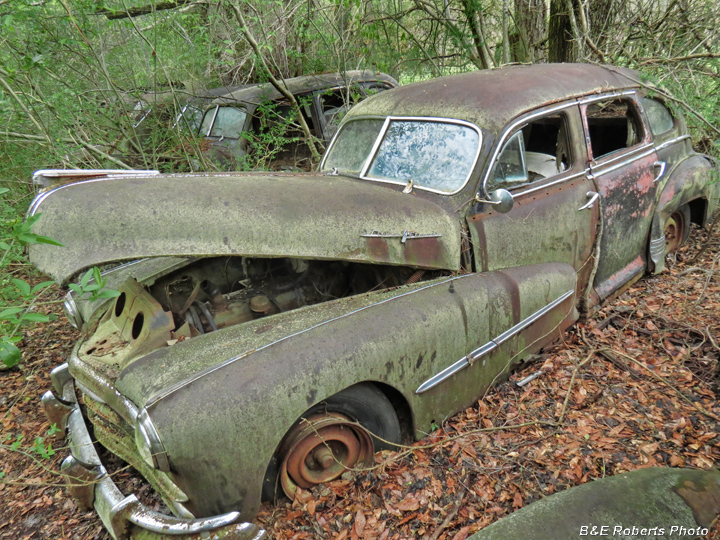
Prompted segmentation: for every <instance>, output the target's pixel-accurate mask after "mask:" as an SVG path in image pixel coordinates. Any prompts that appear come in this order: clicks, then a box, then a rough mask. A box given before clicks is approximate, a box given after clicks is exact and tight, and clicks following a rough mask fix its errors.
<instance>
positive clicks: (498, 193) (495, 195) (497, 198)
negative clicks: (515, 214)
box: [476, 188, 514, 214]
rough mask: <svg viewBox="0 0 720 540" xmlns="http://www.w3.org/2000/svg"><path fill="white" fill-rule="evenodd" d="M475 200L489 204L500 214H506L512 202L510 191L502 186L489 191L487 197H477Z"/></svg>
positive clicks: (510, 208)
mask: <svg viewBox="0 0 720 540" xmlns="http://www.w3.org/2000/svg"><path fill="white" fill-rule="evenodd" d="M476 201H477V202H481V203H485V204H491V205H492V206H493V207H494V208H495V210H497V211H498V212H500V213H501V214H506V213H508V212H509V211H510V210H512V207H513V203H514V199H513V196H512V193H510V192H509V191H508V190H507V189H502V188H500V189H496V190H495V191H492V192H490V195H489V197H488V198H487V199H480V198H477V199H476Z"/></svg>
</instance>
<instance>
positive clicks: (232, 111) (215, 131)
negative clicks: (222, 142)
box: [200, 107, 247, 139]
mask: <svg viewBox="0 0 720 540" xmlns="http://www.w3.org/2000/svg"><path fill="white" fill-rule="evenodd" d="M246 118H247V113H246V112H245V110H243V109H238V108H236V107H215V108H213V109H208V110H207V111H205V116H204V117H203V120H202V124H201V125H200V135H203V136H205V137H224V138H227V139H239V138H240V134H241V133H242V132H243V128H244V127H245V119H246Z"/></svg>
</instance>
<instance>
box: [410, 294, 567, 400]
mask: <svg viewBox="0 0 720 540" xmlns="http://www.w3.org/2000/svg"><path fill="white" fill-rule="evenodd" d="M573 294H575V291H574V290H570V291H568V292H566V293H565V294H563V295H561V296H559V297H558V298H556V299H555V300H553V301H552V302H550V303H549V304H548V305H546V306H544V307H542V308H540V309H539V310H537V311H536V312H535V313H533V314H532V315H530V316H529V317H526V318H525V319H523V320H522V321H520V322H519V323H517V324H516V325H514V326H512V327H511V328H508V329H507V330H505V331H504V332H503V333H502V334H500V335H499V336H497V337H496V338H494V339H492V340H490V341H488V342H487V343H485V345H482V346H481V347H479V348H477V349H475V350H474V351H473V352H471V353H470V354H468V355H467V356H465V357H464V358H461V359H460V360H458V361H457V362H455V363H454V364H452V365H451V366H449V367H446V368H445V369H443V370H442V371H441V372H440V373H437V374H436V375H433V376H432V377H430V378H429V379H428V380H427V381H425V382H424V383H422V384H421V385H420V386H418V388H417V390H415V393H416V394H421V393H423V392H426V391H427V390H430V389H431V388H433V387H434V386H437V385H438V384H440V383H441V382H442V381H444V380H445V379H447V378H448V377H450V376H451V375H454V374H455V373H457V372H458V371H460V370H461V369H463V368H465V367H467V366H471V365H473V364H474V363H475V362H477V361H478V360H479V359H480V358H481V357H482V356H484V355H486V354H488V353H490V352H492V351H493V350H495V349H496V348H497V347H499V346H500V345H502V344H503V343H505V342H506V341H507V340H508V339H510V338H512V337H514V336H515V335H516V334H518V333H520V332H522V331H523V330H525V329H526V328H527V327H528V326H530V325H531V324H533V323H534V322H535V321H537V320H538V319H539V318H540V317H542V316H543V315H545V314H546V313H548V312H549V311H551V310H552V309H554V308H556V307H557V306H559V305H560V304H562V303H563V302H564V301H565V300H567V299H568V298H570V297H571V296H572V295H573Z"/></svg>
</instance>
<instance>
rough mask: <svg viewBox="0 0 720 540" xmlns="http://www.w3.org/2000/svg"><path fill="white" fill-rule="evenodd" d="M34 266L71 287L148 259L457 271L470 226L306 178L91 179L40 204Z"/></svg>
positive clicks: (396, 196) (366, 191) (421, 206)
mask: <svg viewBox="0 0 720 540" xmlns="http://www.w3.org/2000/svg"><path fill="white" fill-rule="evenodd" d="M37 213H40V214H42V217H41V218H40V220H39V221H38V223H37V224H36V225H35V228H34V229H33V232H35V233H37V234H41V235H45V236H49V237H51V238H53V239H54V240H57V241H58V242H61V243H62V244H63V246H64V247H57V246H50V245H45V244H36V245H32V246H30V261H31V262H32V263H33V264H34V265H35V266H36V267H37V268H38V269H39V270H41V271H42V272H44V273H46V274H48V275H49V276H51V277H53V278H54V279H56V280H58V281H60V282H62V283H66V282H67V281H68V280H69V279H71V278H72V277H73V276H74V275H75V274H76V273H77V272H78V271H80V270H83V269H85V268H88V267H92V266H94V265H101V264H105V263H108V262H111V261H119V260H124V259H125V260H126V259H136V258H140V257H164V256H172V255H179V256H187V255H190V256H213V255H245V256H250V257H297V258H304V259H332V260H345V261H355V262H368V263H386V264H394V265H405V266H414V267H418V268H434V269H446V270H459V266H460V222H459V219H458V217H457V216H456V215H454V214H453V213H449V212H447V211H446V210H445V209H443V208H442V207H441V206H440V205H438V204H434V203H433V202H432V201H429V200H427V199H423V198H421V197H419V196H418V195H416V194H412V193H411V194H404V193H400V192H399V191H397V190H395V189H394V188H391V187H388V186H386V185H383V184H379V183H373V182H366V181H360V180H354V179H349V178H344V177H339V176H328V175H317V174H301V173H249V174H246V173H233V174H202V173H201V174H185V175H160V176H154V177H139V176H133V177H121V178H106V179H105V178H104V179H96V180H89V181H86V182H80V183H76V184H69V185H65V186H62V187H59V188H57V189H55V190H53V191H50V192H47V193H43V194H41V195H39V196H38V197H37V198H36V199H35V201H33V203H32V205H31V207H30V210H29V214H30V215H33V214H37Z"/></svg>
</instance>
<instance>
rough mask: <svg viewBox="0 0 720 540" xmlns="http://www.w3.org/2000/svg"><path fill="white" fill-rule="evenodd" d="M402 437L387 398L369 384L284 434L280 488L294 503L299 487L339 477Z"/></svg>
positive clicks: (350, 390) (320, 406)
mask: <svg viewBox="0 0 720 540" xmlns="http://www.w3.org/2000/svg"><path fill="white" fill-rule="evenodd" d="M373 435H377V437H374V436H373ZM400 435H401V431H400V422H399V421H398V418H397V415H396V414H395V410H394V409H393V406H392V404H391V403H390V401H389V400H388V399H387V397H385V394H383V393H382V392H381V391H380V390H379V389H378V388H377V387H375V386H374V385H372V384H367V383H363V384H358V385H355V386H352V387H350V388H347V389H345V390H343V391H342V392H340V393H338V394H335V395H334V396H332V397H330V398H328V399H326V400H325V401H323V402H322V403H319V404H318V405H316V406H315V407H312V408H311V409H310V410H308V411H307V412H306V413H305V414H303V416H302V417H301V419H300V420H299V421H298V422H297V423H296V424H295V425H294V426H293V427H292V428H291V429H290V431H289V432H288V433H287V435H285V437H284V438H283V442H282V443H281V445H280V452H279V455H278V462H279V465H280V466H279V481H280V487H282V490H283V491H284V492H285V494H286V495H287V496H288V497H290V498H291V499H294V498H295V493H296V491H297V488H298V487H301V488H303V489H310V488H312V487H313V486H316V485H317V484H322V483H325V482H330V481H332V480H334V479H336V478H338V477H340V476H341V475H342V474H343V473H344V472H345V471H346V470H348V469H352V468H354V467H357V466H359V465H360V464H361V463H363V462H369V461H370V460H371V459H372V456H373V454H374V453H375V452H376V451H377V450H381V449H386V448H391V447H392V446H393V445H392V443H399V442H400ZM386 441H387V442H386Z"/></svg>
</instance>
